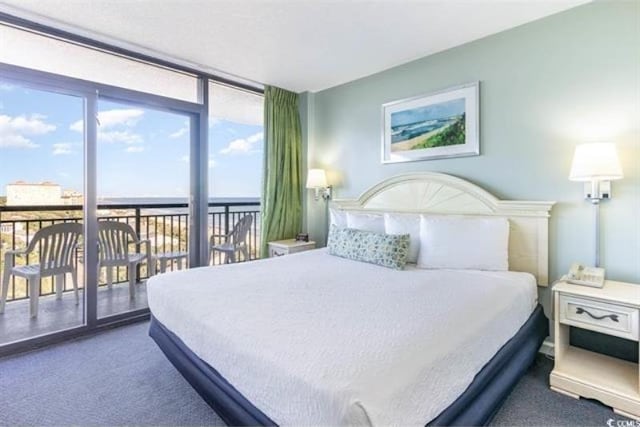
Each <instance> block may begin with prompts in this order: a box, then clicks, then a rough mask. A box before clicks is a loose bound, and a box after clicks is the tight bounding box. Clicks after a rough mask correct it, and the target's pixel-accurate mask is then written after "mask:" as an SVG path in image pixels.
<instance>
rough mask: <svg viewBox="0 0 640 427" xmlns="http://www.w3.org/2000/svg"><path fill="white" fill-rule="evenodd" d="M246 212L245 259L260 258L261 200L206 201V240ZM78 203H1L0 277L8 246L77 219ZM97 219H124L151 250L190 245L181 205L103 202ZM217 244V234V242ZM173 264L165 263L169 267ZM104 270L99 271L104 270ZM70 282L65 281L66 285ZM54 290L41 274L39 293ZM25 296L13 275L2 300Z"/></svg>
mask: <svg viewBox="0 0 640 427" xmlns="http://www.w3.org/2000/svg"><path fill="white" fill-rule="evenodd" d="M245 215H253V217H254V218H253V219H254V221H253V223H252V226H251V231H250V233H249V236H248V237H247V244H248V245H249V254H250V259H256V258H259V257H260V245H259V241H260V231H259V230H260V202H229V203H227V202H210V203H209V209H208V227H207V233H208V235H207V238H209V237H210V236H211V235H213V234H216V235H222V234H228V233H229V231H231V230H232V229H233V226H234V224H235V223H236V222H238V221H239V220H240V218H242V217H243V216H245ZM82 220H83V218H82V206H81V205H69V206H0V280H1V278H2V273H4V264H3V263H4V253H5V252H6V251H7V250H13V249H22V248H25V247H26V246H27V245H28V243H29V241H30V240H31V239H32V238H33V235H34V234H35V233H36V232H37V231H38V230H39V229H41V228H43V227H47V226H49V225H53V224H57V223H62V222H82ZM98 220H99V221H107V220H108V221H120V222H125V223H127V224H129V225H131V227H133V229H134V230H135V231H136V233H137V234H138V236H140V238H141V239H149V240H150V241H151V251H152V253H154V254H157V253H161V252H187V251H188V248H189V214H188V205H187V204H186V203H146V204H104V205H98ZM218 242H222V240H221V239H220V238H217V240H216V243H218ZM76 257H77V261H78V262H79V263H80V264H82V263H83V253H82V250H78V252H77V254H76ZM15 262H16V265H18V264H36V263H38V254H37V251H35V252H34V253H33V254H32V255H31V256H29V257H27V259H25V258H24V257H22V258H20V257H16V259H15ZM222 263H224V256H223V255H222V254H220V253H219V252H218V253H214V256H213V265H218V264H222ZM174 268H175V265H174V264H170V265H169V266H168V269H169V270H173V269H174ZM103 270H104V269H103ZM78 273H79V278H80V280H79V284H80V287H83V283H84V280H83V268H82V267H79V268H78ZM115 273H116V274H115V275H114V282H124V281H127V268H126V267H117V268H116V270H115ZM138 277H139V278H141V279H145V278H148V274H147V267H146V265H143V266H142V267H141V268H140V270H139V271H138ZM67 282H69V283H67ZM98 285H99V286H104V285H106V276H105V274H104V271H102V272H100V275H99V282H98ZM64 290H65V291H68V290H72V284H71V283H70V281H67V280H66V278H65V282H64ZM53 293H55V287H54V282H53V278H51V277H49V278H43V279H42V281H41V284H40V295H50V294H53ZM28 297H29V290H28V286H27V285H26V282H25V281H24V280H23V279H20V278H17V279H16V278H14V277H12V279H11V283H10V286H9V292H8V295H7V301H12V300H19V299H24V298H28Z"/></svg>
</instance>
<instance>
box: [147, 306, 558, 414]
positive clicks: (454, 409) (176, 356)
mask: <svg viewBox="0 0 640 427" xmlns="http://www.w3.org/2000/svg"><path fill="white" fill-rule="evenodd" d="M149 335H150V336H151V337H152V338H153V339H154V340H155V341H156V343H157V344H158V346H159V347H160V348H161V349H162V351H163V352H164V354H165V355H166V356H167V358H168V359H169V360H170V361H171V363H173V365H174V366H175V367H176V368H177V369H178V371H180V373H181V374H182V375H183V376H184V377H185V379H186V380H187V381H188V382H189V383H190V384H191V386H193V388H194V389H195V390H196V391H197V392H198V393H199V394H200V396H202V398H203V399H204V400H205V401H206V402H207V403H208V404H209V406H211V408H213V410H214V411H216V413H217V414H218V415H219V416H220V418H222V420H223V421H224V422H226V423H227V424H228V425H234V426H236V425H238V426H255V425H260V426H272V425H276V423H274V422H273V421H272V420H271V419H270V418H269V417H268V416H267V415H265V414H263V413H262V412H261V411H260V410H259V409H258V408H256V407H255V406H254V405H253V404H252V403H251V402H249V401H248V400H247V399H246V398H245V397H244V396H243V395H242V394H240V393H239V392H238V391H237V390H236V389H235V388H234V387H233V386H232V385H231V384H229V383H228V382H227V380H225V379H224V378H223V377H222V375H220V374H219V373H218V371H216V370H215V369H214V368H213V367H211V366H210V365H209V364H207V363H206V362H204V361H203V360H202V359H200V358H199V357H198V356H196V355H195V354H194V353H193V352H192V351H191V350H190V349H189V348H188V347H187V346H186V345H185V344H184V343H183V342H182V341H181V340H180V338H178V337H177V336H176V335H175V334H174V333H173V332H171V331H170V330H168V329H167V328H166V327H165V326H164V325H162V323H160V322H159V321H158V320H156V319H155V318H154V317H153V316H152V317H151V326H150V329H149ZM547 335H549V322H548V320H547V318H546V317H545V315H544V312H543V311H542V306H540V305H538V306H537V307H536V309H535V310H534V311H533V314H531V317H529V319H528V320H527V321H526V323H525V324H524V325H523V326H522V327H521V328H520V330H519V331H518V332H517V333H516V335H515V336H514V337H513V338H511V340H509V341H508V342H507V343H506V344H505V345H504V346H503V347H502V348H501V349H500V350H499V351H498V352H497V353H496V354H495V356H494V357H493V358H492V359H491V360H490V361H489V362H488V363H487V364H486V365H485V366H484V367H483V368H482V370H480V372H478V374H477V375H476V377H475V378H474V380H473V382H472V383H471V385H469V387H468V388H467V389H466V390H465V391H464V393H462V395H460V397H458V399H457V400H456V401H455V402H453V403H452V404H451V405H450V406H449V407H447V408H446V409H445V410H444V411H442V413H441V414H440V415H438V416H437V417H436V418H434V419H433V420H431V421H429V422H428V423H427V425H429V426H432V425H433V426H441V425H464V426H473V425H486V424H488V423H489V421H491V419H492V418H493V416H494V415H495V413H496V412H497V411H498V409H500V406H501V405H502V402H504V400H505V399H506V397H507V396H508V395H509V393H510V392H511V390H512V389H513V387H514V386H515V385H516V383H517V382H518V380H519V379H520V378H521V377H522V376H523V375H524V374H525V372H526V371H527V369H528V368H529V366H530V365H531V364H532V363H533V360H534V359H535V356H536V353H537V352H538V349H539V348H540V345H541V344H542V341H544V339H545V337H547Z"/></svg>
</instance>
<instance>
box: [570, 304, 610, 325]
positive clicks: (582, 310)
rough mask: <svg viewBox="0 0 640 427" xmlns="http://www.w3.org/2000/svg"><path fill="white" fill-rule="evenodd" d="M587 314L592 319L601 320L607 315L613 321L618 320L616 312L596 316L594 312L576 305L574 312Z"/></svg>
mask: <svg viewBox="0 0 640 427" xmlns="http://www.w3.org/2000/svg"><path fill="white" fill-rule="evenodd" d="M582 313H585V314H588V315H589V317H591V318H592V319H595V320H602V319H606V318H607V317H608V318H610V319H611V320H613V321H614V322H617V321H618V315H617V314H605V315H604V316H596V315H594V314H591V313H589V312H588V311H587V310H585V309H584V308H582V307H576V314H582Z"/></svg>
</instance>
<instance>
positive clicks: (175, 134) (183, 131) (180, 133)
mask: <svg viewBox="0 0 640 427" xmlns="http://www.w3.org/2000/svg"><path fill="white" fill-rule="evenodd" d="M187 132H189V129H188V128H186V127H184V128H181V129H178V130H177V131H175V132H173V133H172V134H169V138H180V137H181V136H183V135H186V134H187Z"/></svg>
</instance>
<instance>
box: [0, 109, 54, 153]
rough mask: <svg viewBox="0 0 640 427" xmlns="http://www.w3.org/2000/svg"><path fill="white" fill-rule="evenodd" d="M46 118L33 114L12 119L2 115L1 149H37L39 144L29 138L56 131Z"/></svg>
mask: <svg viewBox="0 0 640 427" xmlns="http://www.w3.org/2000/svg"><path fill="white" fill-rule="evenodd" d="M45 119H46V116H43V115H41V114H32V115H30V116H25V115H21V116H16V117H11V116H7V115H3V114H0V148H36V147H38V146H39V144H36V143H35V142H33V141H32V140H31V139H30V138H29V137H31V136H37V135H45V134H47V133H50V132H53V131H54V130H56V127H55V126H54V125H52V124H50V123H46V122H45Z"/></svg>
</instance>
